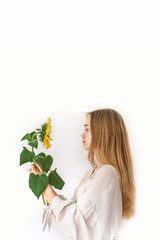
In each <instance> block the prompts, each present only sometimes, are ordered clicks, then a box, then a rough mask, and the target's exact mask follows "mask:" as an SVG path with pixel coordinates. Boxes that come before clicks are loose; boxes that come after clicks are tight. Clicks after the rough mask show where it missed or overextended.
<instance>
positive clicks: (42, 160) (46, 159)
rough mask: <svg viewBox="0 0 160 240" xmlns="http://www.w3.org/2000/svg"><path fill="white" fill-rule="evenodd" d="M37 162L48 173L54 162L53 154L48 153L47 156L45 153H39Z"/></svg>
mask: <svg viewBox="0 0 160 240" xmlns="http://www.w3.org/2000/svg"><path fill="white" fill-rule="evenodd" d="M36 159H37V160H36V162H38V164H39V165H40V166H41V167H42V169H43V171H45V172H46V173H47V172H48V171H49V170H50V167H51V165H52V163H53V158H52V156H50V155H48V156H46V155H45V154H44V153H39V154H38V155H37V156H36Z"/></svg>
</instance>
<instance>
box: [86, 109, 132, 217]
mask: <svg viewBox="0 0 160 240" xmlns="http://www.w3.org/2000/svg"><path fill="white" fill-rule="evenodd" d="M88 115H90V131H91V143H90V148H89V152H88V161H89V162H90V163H91V165H92V166H95V161H94V155H95V154H96V158H97V159H98V161H99V162H100V163H101V164H110V165H112V166H113V167H114V168H115V169H116V170H117V173H118V175H119V177H120V188H121V193H122V208H123V211H122V217H123V218H127V219H129V218H131V217H133V216H134V214H135V196H136V188H135V182H134V173H133V164H132V157H131V151H130V146H129V139H128V133H127V128H126V126H125V123H124V120H123V118H122V116H121V115H120V114H119V113H118V112H117V111H116V110H114V109H108V108H107V109H98V110H94V111H91V112H87V113H86V117H87V116H88Z"/></svg>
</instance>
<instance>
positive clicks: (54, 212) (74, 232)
mask: <svg viewBox="0 0 160 240" xmlns="http://www.w3.org/2000/svg"><path fill="white" fill-rule="evenodd" d="M109 183H110V182H109ZM104 185H105V181H104V177H103V175H99V176H98V174H97V178H95V179H92V180H91V181H90V182H89V184H88V185H87V187H86V188H85V189H84V191H83V192H82V194H81V195H80V196H79V197H78V198H77V201H76V202H73V201H72V199H69V200H68V199H66V198H65V197H64V196H63V195H60V194H59V195H57V196H56V197H55V198H54V199H53V200H52V203H51V206H47V207H46V208H45V209H44V213H43V220H42V222H43V221H44V217H45V215H46V221H45V224H44V228H43V231H44V229H45V227H46V224H47V223H48V227H49V230H50V226H51V223H52V219H54V222H55V223H56V225H57V226H58V227H59V229H60V230H61V231H62V232H64V233H65V234H66V235H67V236H68V237H70V238H71V239H77V236H78V237H79V235H81V236H82V239H83V237H84V236H85V237H86V239H90V236H89V233H88V222H89V223H91V224H92V226H94V224H96V222H97V218H96V217H97V215H96V213H95V202H96V201H98V199H99V198H100V197H101V196H102V195H103V194H104V187H102V186H104ZM113 187H114V181H112V184H111V185H110V186H109V187H108V188H107V187H106V188H105V191H106V192H109V191H111V190H112V188H113ZM86 234H88V236H87V235H86ZM79 239H81V238H79Z"/></svg>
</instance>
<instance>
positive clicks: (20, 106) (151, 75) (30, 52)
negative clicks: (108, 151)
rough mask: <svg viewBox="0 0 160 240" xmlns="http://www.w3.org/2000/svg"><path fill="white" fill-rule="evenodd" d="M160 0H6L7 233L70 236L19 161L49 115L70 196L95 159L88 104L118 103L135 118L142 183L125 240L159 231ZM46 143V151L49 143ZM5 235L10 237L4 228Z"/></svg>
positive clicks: (0, 60) (0, 46)
mask: <svg viewBox="0 0 160 240" xmlns="http://www.w3.org/2000/svg"><path fill="white" fill-rule="evenodd" d="M158 9H159V6H158V1H153V0H152V1H142V0H139V1H134V2H130V1H112V2H106V1H87V0H86V1H79V2H77V1H47V2H46V1H1V2H0V19H1V20H0V35H1V36H0V67H1V70H0V80H1V82H0V84H1V86H0V103H1V108H0V109H1V118H0V121H1V122H0V126H1V138H0V146H1V174H0V183H1V197H0V201H1V220H2V223H1V226H3V227H2V229H1V233H0V234H1V235H3V239H10V238H11V237H15V238H20V237H22V238H23V239H24V240H28V239H30V240H33V239H35V237H36V238H38V239H39V240H41V239H48V240H49V239H58V240H66V239H68V237H67V236H65V235H64V234H63V233H62V232H61V231H60V230H59V229H58V228H57V227H56V226H55V225H52V229H51V232H48V229H46V231H45V232H43V231H42V223H41V221H42V209H43V203H42V199H41V198H40V199H39V200H37V198H36V197H35V195H34V194H33V193H32V191H31V189H30V188H29V186H28V179H29V173H28V169H29V168H30V164H29V163H27V164H24V165H22V166H21V167H20V166H19V156H20V153H21V151H22V146H27V145H26V143H25V142H20V140H21V138H22V137H23V136H24V134H25V133H27V132H30V131H32V130H35V128H37V127H39V126H40V125H41V124H42V123H43V122H44V121H45V120H46V119H47V118H48V117H51V120H52V126H53V128H52V129H53V132H52V137H53V142H51V143H52V147H51V148H50V149H48V150H45V152H46V153H47V154H51V155H52V156H53V159H54V164H53V167H52V169H54V168H55V167H57V171H58V172H59V174H60V176H61V177H62V178H63V179H64V181H65V186H64V188H63V189H62V191H60V190H56V189H55V191H56V192H57V193H58V194H59V193H60V194H63V195H64V196H65V197H67V198H68V199H69V198H71V197H72V195H73V192H74V189H75V188H76V186H77V185H78V184H79V182H80V180H81V178H82V177H83V175H84V174H85V172H86V171H87V170H88V169H90V168H91V166H90V164H89V163H88V161H87V158H86V155H87V152H86V151H85V150H84V149H83V146H82V141H81V136H80V135H81V133H82V132H83V124H84V121H85V112H87V111H91V110H94V109H97V108H114V109H116V110H117V111H119V113H120V114H121V115H122V117H123V118H124V120H125V123H126V126H127V129H128V134H129V140H130V146H131V152H132V156H133V164H134V169H135V180H136V186H137V202H136V209H137V211H136V216H135V217H134V218H133V219H131V220H129V221H124V224H123V225H122V228H121V229H120V231H119V234H118V236H117V239H116V240H128V239H129V240H135V239H137V240H139V239H140V240H141V239H145V240H150V239H154V238H155V239H157V236H158V235H159V224H158V222H159V219H158V216H159V213H160V207H159V203H160V197H159V196H160V195H159V192H160V191H159V182H160V174H159V167H160V163H159V146H160V125H159V123H160V111H159V102H160V96H159V86H158V83H159V80H160V70H159V66H160V57H159V56H160V44H159V43H160V35H159V21H160V16H159V14H158V13H159V10H158ZM38 151H43V147H42V146H41V148H40V149H39V150H38ZM1 239H2V237H1Z"/></svg>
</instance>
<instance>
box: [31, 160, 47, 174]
mask: <svg viewBox="0 0 160 240" xmlns="http://www.w3.org/2000/svg"><path fill="white" fill-rule="evenodd" d="M35 165H36V166H35ZM35 165H34V164H31V168H30V169H29V170H28V172H29V173H34V174H35V175H37V174H40V175H41V174H42V173H44V171H43V170H42V168H41V166H40V165H39V164H38V163H37V162H36V163H35Z"/></svg>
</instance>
